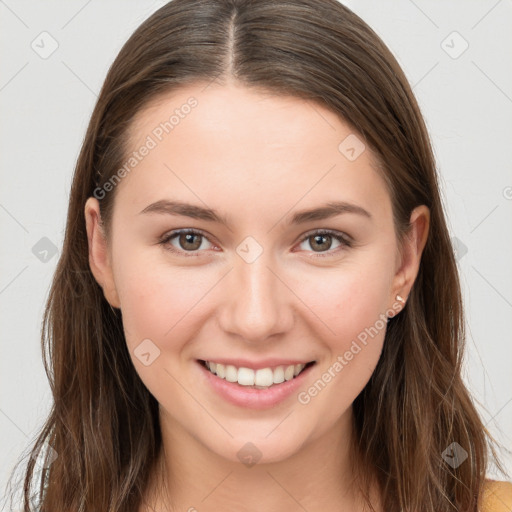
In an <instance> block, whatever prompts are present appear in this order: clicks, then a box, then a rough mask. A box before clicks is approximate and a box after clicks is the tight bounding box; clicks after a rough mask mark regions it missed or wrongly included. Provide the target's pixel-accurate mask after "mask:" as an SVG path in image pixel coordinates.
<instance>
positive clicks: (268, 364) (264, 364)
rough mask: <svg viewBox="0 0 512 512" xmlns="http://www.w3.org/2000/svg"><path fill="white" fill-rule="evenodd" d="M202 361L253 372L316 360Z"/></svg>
mask: <svg viewBox="0 0 512 512" xmlns="http://www.w3.org/2000/svg"><path fill="white" fill-rule="evenodd" d="M200 361H210V362H214V363H220V364H223V365H232V366H236V367H237V368H242V367H243V368H251V369H252V370H259V369H261V368H274V367H276V366H291V365H296V364H304V365H306V364H307V363H311V362H314V359H279V358H275V357H274V358H268V359H262V360H260V361H250V360H249V359H242V358H223V357H213V358H211V359H209V358H205V359H200Z"/></svg>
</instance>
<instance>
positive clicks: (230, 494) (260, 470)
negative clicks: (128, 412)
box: [141, 408, 380, 512]
mask: <svg viewBox="0 0 512 512" xmlns="http://www.w3.org/2000/svg"><path fill="white" fill-rule="evenodd" d="M160 424H161V428H162V441H163V443H162V444H163V446H162V448H163V449H162V450H161V453H160V457H159V459H158V461H157V464H156V465H155V474H154V478H153V479H152V482H151V484H150V488H151V490H150V491H149V492H148V495H149V496H150V498H148V499H147V500H145V502H146V504H151V506H150V507H148V508H143V509H141V512H142V511H144V512H146V511H154V512H175V511H190V512H196V511H201V512H208V511H218V510H245V511H247V512H252V511H254V512H256V511H260V510H266V511H268V512H278V511H282V510H298V511H299V510H300V511H303V510H304V509H305V510H323V511H324V512H330V511H333V512H334V511H339V510H351V511H354V512H355V511H362V510H363V509H364V506H363V499H362V495H361V493H360V492H359V487H358V484H357V481H356V475H355V472H354V457H355V451H353V447H354V446H355V445H354V444H353V442H354V432H353V424H352V408H350V409H349V410H348V411H347V412H346V413H345V414H344V415H343V416H342V417H341V418H340V420H339V421H338V422H337V423H335V424H334V426H333V428H331V429H330V430H329V431H327V432H324V433H322V434H321V435H320V436H318V437H317V438H315V439H311V440H307V441H306V442H305V443H304V444H303V445H302V446H301V447H300V449H299V450H298V451H297V452H296V453H294V454H293V455H292V456H290V457H288V458H287V459H285V460H280V461H278V462H272V463H265V464H263V463H262V464H260V463H257V464H255V465H253V466H250V467H249V466H248V465H246V464H243V463H241V462H234V461H231V460H228V459H225V458H224V457H222V456H220V455H218V454H217V453H213V452H212V451H211V450H209V449H208V448H206V447H205V446H204V445H203V444H202V443H201V442H200V441H198V440H197V439H195V438H193V437H191V436H190V435H189V434H188V433H187V432H186V431H184V430H183V429H182V428H181V426H180V424H179V423H177V422H176V421H175V420H174V419H172V418H170V417H169V416H167V415H165V414H162V411H161V414H160ZM370 495H371V497H372V505H373V506H374V507H375V506H377V508H376V509H375V510H380V508H379V506H378V505H377V504H378V503H379V499H378V497H377V493H376V490H375V486H373V487H372V490H371V492H370Z"/></svg>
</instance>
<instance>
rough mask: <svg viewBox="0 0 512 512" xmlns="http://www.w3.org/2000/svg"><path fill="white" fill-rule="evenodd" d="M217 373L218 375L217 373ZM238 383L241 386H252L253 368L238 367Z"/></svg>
mask: <svg viewBox="0 0 512 512" xmlns="http://www.w3.org/2000/svg"><path fill="white" fill-rule="evenodd" d="M217 375H219V374H218V373H217ZM238 384H241V385H242V386H254V370H251V369H250V368H238Z"/></svg>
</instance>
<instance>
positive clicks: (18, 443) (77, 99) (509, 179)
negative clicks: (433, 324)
mask: <svg viewBox="0 0 512 512" xmlns="http://www.w3.org/2000/svg"><path fill="white" fill-rule="evenodd" d="M164 3H165V2H163V1H149V0H148V1H141V0H139V1H134V0H116V1H114V0H107V1H100V0H89V1H87V0H80V1H78V0H76V1H75V0H73V1H64V0H61V1H45V2H37V1H35V0H33V1H20V0H17V1H15V0H5V1H3V0H0V41H1V45H0V52H1V60H0V62H1V74H0V108H1V116H2V117H1V120H2V122H1V124H0V129H1V135H0V141H1V150H0V161H1V167H0V169H1V189H0V226H1V241H2V243H1V251H0V258H1V260H0V265H1V266H0V268H1V274H0V315H1V317H0V325H1V329H2V330H1V350H2V352H1V357H0V379H1V387H0V460H1V461H2V462H1V468H0V496H2V495H3V493H4V486H5V483H6V478H7V476H8V473H9V472H10V471H11V469H12V467H13V464H14V462H15V460H17V458H18V457H19V456H20V454H21V453H22V451H24V450H26V449H27V448H28V446H29V444H30V442H31V441H32V439H33V436H34V435H35V434H36V432H37V431H38V429H39V428H40V426H41V424H42V422H43V419H44V418H45V415H46V414H47V411H48V410H49V407H50V392H49V387H48V384H47V379H46V375H45V373H44V369H43V365H42V361H41V351H40V324H41V318H42V313H43V308H44V304H45V301H46V297H47V293H48V290H49V286H50V282H51V278H52V275H53V272H54V270H55V266H56V264H57V260H58V257H59V254H60V248H61V245H62V242H63V233H64V226H65V218H66V212H67V205H68V193H69V187H70V183H71V176H72V172H73V169H74V164H75V161H76V158H77V156H78V152H79V149H80V145H81V142H82V138H83V136H84V133H85V129H86V126H87V123H88V121H89V117H90V114H91V112H92V108H93V106H94V103H95V100H96V95H97V93H98V92H99V90H100V87H101V84H102V82H103V80H104V77H105V75H106V72H107V70H108V67H109V66H110V64H111V63H112V61H113V59H114V58H115V56H116V54H117V52H118V51H119V50H120V48H121V46H122V44H123V43H124V42H125V40H126V39H127V38H128V37H129V36H130V34H131V33H132V32H133V30H134V29H135V28H136V27H137V26H138V25H139V24H140V23H141V22H142V21H143V20H144V19H146V18H147V17H148V16H149V15H150V14H151V13H152V12H153V11H154V10H156V9H157V8H158V7H160V6H161V5H163V4H164ZM344 3H345V4H346V5H348V6H349V7H350V8H352V9H353V10H354V11H355V12H356V13H357V14H359V15H360V16H361V17H362V18H363V19H364V20H365V21H367V22H368V23H369V24H370V25H371V26H372V28H373V29H374V30H375V31H376V32H377V33H378V34H379V35H380V36H381V37H382V39H383V40H384V42H385V43H386V44H387V45H388V46H389V47H390V48H391V50H392V51H393V53H394V54H395V55H396V57H397V58H398V61H399V62H400V64H401V65H402V67H403V68H404V70H405V72H406V74H407V76H408V78H409V80H410V82H411V84H412V85H413V86H414V92H415V94H416V96H417V98H418V101H419V104H420V107H421V109H422V111H423V114H424V116H425V119H426V122H427V126H428V128H429V130H430V134H431V138H432V141H433V145H434V149H435V154H436V158H437V162H438V167H439V169H440V174H441V186H442V193H443V199H444V203H445V206H446V212H447V215H448V222H449V227H450V231H451V235H452V236H453V237H455V238H456V240H455V238H454V245H455V246H456V247H457V250H458V258H459V260H458V263H459V268H460V272H461V279H462V285H463V292H464V297H465V303H466V312H467V324H468V335H469V336H468V344H467V352H466V371H465V380H466V382H467V384H468V386H469V388H470V390H471V392H472V393H473V395H474V397H475V399H476V400H477V401H478V403H479V405H478V407H479V410H480V411H481V414H482V416H483V418H484V421H485V422H486V424H487V427H488V428H489V429H490V431H491V433H492V434H493V435H494V436H495V437H496V438H497V439H498V440H499V441H500V442H501V443H503V445H504V447H505V449H504V450H503V451H502V452H501V454H502V457H503V460H504V462H505V463H506V466H507V469H508V471H510V472H512V456H511V452H510V447H511V444H512V441H511V435H510V433H511V432H512V372H511V367H512V366H511V362H512V343H511V337H510V332H511V328H512V286H511V285H512V269H511V262H512V258H511V255H512V254H511V253H512V229H511V220H512V215H511V213H512V172H511V167H512V163H511V162H512V116H511V114H512V67H511V63H512V31H511V30H510V27H511V26H512V3H511V1H510V0H498V1H497V0H485V1H484V0H482V1H468V0H459V1H446V2H438V1H435V2H434V1H426V0H423V1H420V0H415V1H412V0H399V1H397V0H393V1H391V0H387V1H370V0H357V1H356V0H350V1H345V2H344ZM44 31H46V32H48V33H49V34H50V35H51V37H50V36H45V35H43V36H41V35H40V34H41V33H42V32H44ZM454 31H455V32H457V34H453V32H454ZM51 38H53V39H54V40H55V41H56V42H57V43H58V48H57V49H56V50H55V51H54V53H52V54H51V55H50V56H48V57H47V58H42V57H41V56H40V54H38V53H37V52H36V51H34V49H33V48H32V46H31V45H34V46H36V45H39V46H36V48H38V51H39V52H43V51H49V49H51V44H52V41H51ZM466 44H467V45H469V46H468V48H467V49H466V50H465V51H464V52H463V53H461V51H462V50H463V49H464V47H465V45H466ZM459 53H461V54H460V55H459ZM43 237H46V238H48V239H49V240H50V241H51V243H52V244H54V245H55V247H56V251H57V252H56V254H54V255H52V253H51V251H50V252H49V253H48V254H47V255H45V254H44V253H42V252H39V255H36V254H34V252H33V251H32V249H33V247H34V246H35V245H36V244H37V243H38V242H39V241H40V240H41V238H43ZM39 243H40V244H41V243H42V244H43V245H44V244H47V245H48V242H47V241H45V242H39ZM37 247H38V246H36V248H37ZM466 251H467V252H466ZM35 252H36V253H37V250H36V251H35ZM45 258H46V259H47V261H46V262H45V261H44V260H45Z"/></svg>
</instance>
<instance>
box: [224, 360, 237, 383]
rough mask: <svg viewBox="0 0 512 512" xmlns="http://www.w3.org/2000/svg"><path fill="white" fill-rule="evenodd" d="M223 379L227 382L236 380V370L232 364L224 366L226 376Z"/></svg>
mask: <svg viewBox="0 0 512 512" xmlns="http://www.w3.org/2000/svg"><path fill="white" fill-rule="evenodd" d="M225 379H226V380H227V381H228V382H236V381H237V380H238V370H237V369H236V368H235V367H234V366H232V365H230V364H228V365H227V366H226V377H225Z"/></svg>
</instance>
